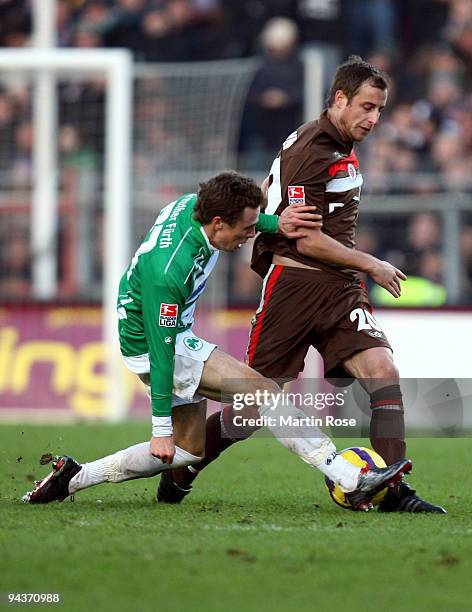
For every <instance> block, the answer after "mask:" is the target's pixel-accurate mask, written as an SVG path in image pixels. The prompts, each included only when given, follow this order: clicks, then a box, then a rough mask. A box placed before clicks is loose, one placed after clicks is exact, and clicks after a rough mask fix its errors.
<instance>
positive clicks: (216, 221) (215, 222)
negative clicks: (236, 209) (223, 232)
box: [211, 216, 224, 230]
mask: <svg viewBox="0 0 472 612" xmlns="http://www.w3.org/2000/svg"><path fill="white" fill-rule="evenodd" d="M223 224H224V221H223V219H222V218H221V217H219V216H217V217H213V219H212V220H211V225H212V226H213V229H215V230H220V229H223Z"/></svg>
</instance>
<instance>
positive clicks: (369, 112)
mask: <svg viewBox="0 0 472 612" xmlns="http://www.w3.org/2000/svg"><path fill="white" fill-rule="evenodd" d="M387 90H388V77H387V75H386V74H385V73H384V72H382V71H381V70H379V69H377V68H376V67H374V66H372V65H371V64H368V63H367V62H365V61H363V60H362V59H361V58H360V57H358V56H353V57H351V58H349V60H348V61H347V62H345V63H344V64H342V65H340V66H339V67H338V69H337V71H336V74H335V76H334V79H333V82H332V85H331V88H330V92H329V97H328V101H327V108H326V110H325V111H324V112H323V113H322V115H321V116H320V118H319V119H318V120H316V121H312V122H309V123H307V124H305V125H302V126H301V127H300V128H299V129H298V130H297V131H296V132H294V133H293V134H291V135H290V136H289V137H288V138H287V140H286V141H285V142H284V143H283V145H282V148H281V150H280V152H279V154H278V156H277V158H276V159H275V160H274V162H273V164H272V167H271V170H270V175H269V177H268V184H267V185H268V192H267V207H266V212H267V213H272V214H274V213H276V214H280V213H281V212H282V211H283V210H284V209H285V208H286V207H287V206H291V205H297V204H302V205H309V206H313V207H314V210H315V209H316V211H317V212H318V213H321V215H322V218H323V227H322V228H320V229H316V230H310V231H309V232H307V236H306V237H304V238H300V239H297V240H287V239H285V238H284V237H282V236H268V235H260V236H259V237H258V238H257V240H256V242H255V245H254V250H253V258H252V264H251V265H252V267H253V269H254V270H255V271H256V272H258V273H259V274H260V275H261V276H262V277H263V278H264V283H263V288H262V296H261V301H260V306H259V308H258V310H257V312H256V316H255V318H254V320H253V323H252V328H251V334H250V339H249V345H248V350H247V363H248V365H250V366H251V367H252V368H254V369H255V370H256V371H258V372H259V373H261V374H262V375H264V376H266V377H270V378H272V379H278V380H290V379H294V378H297V376H298V374H299V372H301V371H302V370H303V367H304V359H305V356H306V353H307V351H308V349H309V347H310V346H314V347H315V348H316V349H317V350H318V351H319V353H320V354H321V356H322V357H323V361H324V373H325V377H326V378H327V379H334V380H336V379H337V380H339V379H342V378H348V379H350V380H352V379H354V378H355V379H358V380H359V381H360V383H361V384H362V386H363V387H364V389H365V390H366V391H367V393H368V394H369V395H370V404H371V410H372V414H371V423H370V440H371V444H372V446H373V448H374V449H375V450H376V451H377V452H378V453H379V454H380V455H381V456H382V457H383V458H384V459H385V461H386V462H387V464H392V463H395V462H397V461H399V460H401V459H404V458H405V450H406V445H405V427H404V410H403V400H402V392H401V389H400V384H399V373H398V370H397V368H396V366H395V363H394V361H393V358H392V349H391V347H390V344H389V342H388V340H387V338H386V337H385V334H384V333H383V331H382V329H381V327H380V325H379V324H378V322H377V321H376V320H375V318H374V317H373V316H372V308H371V305H370V303H369V299H368V295H367V292H366V290H365V287H364V285H363V283H362V282H361V280H360V278H359V274H358V273H359V272H364V273H366V274H368V275H369V276H370V277H371V279H372V280H374V281H375V282H376V283H377V284H378V285H380V286H381V287H384V288H385V289H386V290H387V291H389V292H390V293H391V294H392V295H393V296H394V297H399V296H400V293H401V281H402V280H405V279H406V277H405V275H404V274H403V272H402V271H401V270H398V269H397V268H395V267H394V266H392V265H391V264H390V263H388V262H386V261H380V260H379V259H377V258H376V257H373V256H372V255H369V254H368V253H364V252H361V251H358V250H356V249H355V229H356V224H357V217H358V212H359V202H360V195H361V187H362V174H361V172H360V169H359V162H358V160H357V157H356V154H355V151H354V144H355V143H357V142H361V141H362V140H364V139H365V138H366V137H367V136H368V135H369V134H370V132H371V131H372V129H373V128H374V127H375V126H376V124H377V123H378V121H379V119H380V115H381V113H382V110H383V109H384V107H385V105H386V102H387ZM294 312H296V317H294V316H293V313H294ZM233 417H234V413H233V409H232V407H231V406H227V407H225V408H224V409H223V411H221V412H220V413H216V414H213V415H211V416H210V417H209V418H208V420H207V442H206V449H205V459H204V460H203V461H202V462H201V463H199V464H197V465H195V466H193V467H190V468H182V469H180V470H175V471H174V472H169V473H167V474H166V475H165V476H163V477H162V478H161V482H160V485H159V489H158V499H159V500H160V501H164V502H178V501H180V500H181V499H183V497H184V496H185V495H186V494H187V493H188V492H189V491H190V490H191V482H192V480H193V479H194V478H195V477H196V475H197V474H198V473H199V472H200V471H201V470H202V469H204V468H205V467H206V466H207V465H208V464H209V463H211V462H212V461H213V460H214V459H216V458H217V457H218V455H219V454H220V453H221V452H222V451H223V450H225V449H226V448H228V447H229V446H231V445H232V444H233V443H234V442H235V441H236V440H237V437H236V435H235V434H234V433H233V432H234V426H233V423H234V421H233ZM256 429H257V428H254V429H252V430H246V432H245V434H246V436H247V435H250V434H251V433H253V431H255V430H256ZM379 510H381V511H385V512H389V511H390V512H391V511H403V512H435V513H444V512H445V510H444V509H443V508H441V507H440V506H436V505H433V504H430V503H429V502H426V501H424V500H422V499H421V498H419V497H418V496H417V495H416V494H415V491H414V490H413V489H411V488H410V487H408V485H407V484H406V483H404V482H402V483H400V484H399V485H397V486H396V487H395V488H394V489H392V490H391V491H390V492H389V495H388V496H387V497H386V499H385V500H384V501H383V502H382V503H381V504H380V506H379Z"/></svg>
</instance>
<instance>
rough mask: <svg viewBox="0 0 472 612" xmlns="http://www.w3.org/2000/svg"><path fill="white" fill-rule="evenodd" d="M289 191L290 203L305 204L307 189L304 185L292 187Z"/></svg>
mask: <svg viewBox="0 0 472 612" xmlns="http://www.w3.org/2000/svg"><path fill="white" fill-rule="evenodd" d="M287 191H288V203H289V205H292V204H305V187H303V185H290V186H289V187H288V189H287Z"/></svg>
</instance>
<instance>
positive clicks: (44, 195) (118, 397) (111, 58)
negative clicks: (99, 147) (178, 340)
mask: <svg viewBox="0 0 472 612" xmlns="http://www.w3.org/2000/svg"><path fill="white" fill-rule="evenodd" d="M0 72H1V73H13V74H14V75H16V74H18V73H26V74H29V75H32V76H33V77H35V76H38V75H40V74H44V73H49V74H51V75H54V77H56V76H61V75H67V76H70V75H77V76H82V75H89V74H97V73H98V74H100V75H103V77H104V79H105V81H106V92H107V95H106V113H105V177H104V179H105V195H104V211H105V226H104V239H105V240H104V241H105V248H104V261H105V267H104V279H103V317H104V321H103V330H104V341H105V346H106V347H107V350H109V356H108V359H107V360H106V363H107V366H108V370H109V371H108V381H109V409H108V411H107V414H108V416H109V419H110V420H113V421H118V420H122V418H123V416H124V414H125V411H126V401H125V397H124V393H122V391H121V382H120V381H121V380H122V375H121V367H122V365H121V361H119V360H118V352H117V351H116V350H115V349H116V347H117V322H116V296H117V291H118V284H119V280H120V277H121V275H122V274H123V271H124V270H125V268H126V266H127V264H128V260H129V256H130V189H131V178H130V175H131V146H132V144H131V127H132V87H133V63H132V56H131V53H130V52H129V51H128V50H124V49H116V50H98V49H97V50H95V49H90V50H89V49H57V48H55V49H11V50H0ZM50 91H51V90H50ZM38 92H39V93H38ZM35 93H36V95H38V97H40V96H41V90H40V89H39V88H38V89H37V90H36V92H35ZM44 94H45V95H44ZM41 107H42V108H43V109H45V111H44V112H43V113H41V112H38V109H41ZM35 109H36V112H35V113H34V131H35V133H36V135H37V138H36V141H35V147H36V149H37V150H36V151H35V154H34V164H35V166H34V179H33V183H34V185H33V197H32V209H31V210H32V213H31V231H32V240H31V242H32V245H33V247H34V252H35V254H37V255H38V256H39V258H40V262H41V261H42V264H41V263H40V264H39V265H36V266H35V268H34V270H33V274H34V277H33V285H36V287H37V286H38V285H40V284H42V283H41V281H44V283H45V285H46V286H48V287H50V289H51V291H50V295H47V292H43V294H42V295H41V298H43V299H47V298H48V297H53V295H54V289H55V287H54V283H52V282H50V280H51V278H50V277H51V271H52V272H54V265H51V259H52V258H53V257H54V252H53V249H52V248H51V245H53V244H55V236H54V235H53V234H54V232H55V227H56V225H55V224H56V215H57V211H56V209H55V198H56V193H55V191H56V177H57V167H54V164H51V160H54V159H55V156H56V153H55V147H56V142H55V139H54V138H51V137H50V134H51V132H53V130H54V114H55V113H56V112H57V109H56V108H55V97H52V99H49V100H48V99H47V91H46V92H45V91H44V90H43V99H41V100H36V101H35ZM35 277H36V278H35Z"/></svg>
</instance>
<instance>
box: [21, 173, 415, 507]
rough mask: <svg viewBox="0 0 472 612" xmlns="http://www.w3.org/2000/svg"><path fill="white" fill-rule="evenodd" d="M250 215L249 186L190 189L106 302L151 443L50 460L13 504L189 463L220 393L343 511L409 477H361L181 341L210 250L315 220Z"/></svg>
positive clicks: (226, 369)
mask: <svg viewBox="0 0 472 612" xmlns="http://www.w3.org/2000/svg"><path fill="white" fill-rule="evenodd" d="M262 204H263V194H262V191H261V189H260V188H259V187H258V186H257V185H256V184H255V183H254V182H253V181H252V180H251V179H248V178H245V177H242V176H240V175H238V174H235V173H231V172H225V173H222V174H219V175H218V176H216V177H214V178H212V179H210V180H209V181H207V182H206V183H202V184H201V185H200V190H199V192H198V194H188V195H185V196H183V197H181V198H179V199H178V200H176V201H175V202H172V203H171V204H169V205H168V206H166V207H165V208H164V209H163V210H162V211H161V212H160V214H159V216H158V217H157V219H156V222H155V224H154V225H153V227H152V228H151V230H150V232H149V233H148V235H147V236H146V238H145V240H144V242H143V243H142V244H141V246H140V247H139V248H138V250H137V251H136V253H135V255H134V257H133V259H132V261H131V263H130V266H129V267H128V270H127V271H126V272H125V274H124V275H123V277H122V279H121V283H120V288H119V296H118V319H119V335H120V345H121V352H122V354H123V356H124V359H125V362H126V364H127V366H128V368H129V369H130V370H131V371H132V372H134V373H136V374H138V376H139V377H140V378H141V379H142V380H143V382H144V383H145V384H146V385H147V386H148V389H149V395H150V398H151V404H152V435H151V439H150V441H149V442H142V443H140V444H136V445H134V446H131V447H129V448H127V449H124V450H121V451H118V452H116V453H114V454H112V455H109V456H107V457H104V458H102V459H98V460H96V461H92V462H90V463H84V464H79V463H77V462H76V461H75V460H74V459H72V458H71V457H68V456H62V457H57V458H56V461H55V464H54V466H53V471H52V472H51V474H49V476H47V477H46V478H45V479H44V480H42V481H38V483H37V484H36V487H35V489H34V490H33V491H32V492H30V493H27V494H26V495H25V496H24V498H23V499H24V501H25V502H29V503H48V502H50V501H54V500H59V501H62V500H63V499H65V498H66V497H67V496H68V495H71V494H74V493H75V492H77V491H79V490H81V489H85V488H88V487H90V486H93V485H96V484H100V483H103V482H122V481H125V480H130V479H133V478H142V477H148V476H154V475H155V474H158V473H159V472H161V471H163V470H165V469H169V468H171V467H172V468H176V467H181V466H185V465H191V464H194V463H198V462H199V461H201V459H202V455H203V449H204V441H205V410H204V409H205V402H204V401H202V400H203V398H211V399H217V400H220V399H221V396H222V393H223V392H224V393H227V394H228V395H230V396H234V395H236V394H238V395H241V394H244V395H251V397H252V398H254V399H255V405H252V406H250V405H247V406H245V407H244V408H243V410H242V411H241V417H243V416H244V417H245V418H257V417H263V418H265V419H266V424H267V426H268V428H269V429H270V430H271V432H272V433H273V434H274V435H275V436H276V437H277V439H278V440H279V441H280V442H281V443H282V444H283V445H284V446H285V447H287V448H288V449H290V450H292V451H293V452H295V453H296V454H298V455H299V456H300V457H301V458H302V459H303V460H304V461H305V462H306V463H308V464H310V465H312V466H314V467H317V468H318V469H320V470H321V471H322V472H323V474H325V475H326V476H328V477H329V478H330V479H331V480H333V481H334V482H336V483H337V484H339V486H340V487H341V488H342V490H343V491H345V492H346V493H348V494H349V496H350V497H349V499H350V502H351V504H352V505H353V507H359V508H367V507H368V499H369V498H370V496H371V495H372V494H373V493H375V491H376V490H377V489H378V488H380V487H382V488H383V487H385V486H386V484H389V483H391V482H393V481H396V480H397V479H398V478H401V475H402V474H403V473H404V472H406V471H409V469H410V468H411V463H410V461H408V460H404V461H401V462H398V463H396V464H394V465H392V466H389V467H388V468H384V469H376V468H373V469H370V470H367V471H365V470H361V469H360V468H358V467H356V466H353V465H352V464H350V463H349V462H348V461H346V459H344V457H342V456H341V455H337V453H336V448H335V446H334V444H333V443H332V442H331V440H330V439H329V438H328V437H327V436H326V435H324V434H323V433H322V432H320V431H319V430H318V429H316V428H314V427H311V426H308V425H304V424H303V423H304V419H305V420H306V418H305V417H306V415H305V414H304V413H303V412H302V411H301V410H299V409H297V408H295V407H294V406H293V405H291V404H287V403H286V402H281V401H279V398H280V391H281V390H280V387H279V386H278V385H277V383H275V382H274V381H272V380H269V379H266V378H264V377H262V376H261V375H260V374H258V373H257V372H256V371H254V370H252V369H251V368H249V367H248V366H247V365H245V364H243V363H242V362H239V361H237V360H236V359H234V358H233V357H231V356H230V355H228V354H226V353H224V352H223V351H221V350H219V349H218V348H217V347H216V345H214V344H212V343H210V342H207V341H206V340H204V339H202V338H198V337H197V336H195V335H194V334H193V332H192V325H193V322H194V311H195V306H196V302H197V300H198V298H199V296H200V295H201V294H202V293H203V291H204V289H205V284H206V281H207V279H208V276H209V275H210V273H211V271H212V270H213V268H214V266H215V264H216V261H217V259H218V254H219V251H229V252H232V251H236V250H237V249H238V248H239V247H240V246H241V245H242V244H244V243H245V242H246V241H247V240H249V238H253V237H254V236H255V234H256V232H258V231H260V232H266V233H274V234H275V233H277V232H278V231H281V232H282V233H283V234H284V235H285V236H286V237H288V238H298V237H301V236H303V235H304V233H303V229H302V227H303V226H311V227H313V226H319V217H318V216H317V215H313V213H312V212H311V213H310V212H308V209H306V208H305V207H300V208H298V209H296V208H295V207H289V209H288V210H287V212H286V213H285V214H284V216H281V217H277V216H272V215H264V214H260V207H261V205H262ZM278 410H281V411H282V412H281V413H280V414H281V415H282V416H283V417H284V419H286V418H287V417H291V418H292V419H293V421H294V422H295V423H300V424H298V425H296V426H295V427H294V428H292V430H291V431H290V434H287V430H286V428H285V429H284V427H282V426H281V425H280V423H281V419H279V420H278V419H277V416H278V412H277V411H278ZM174 430H175V431H174ZM289 436H290V437H289ZM176 442H177V444H176Z"/></svg>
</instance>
